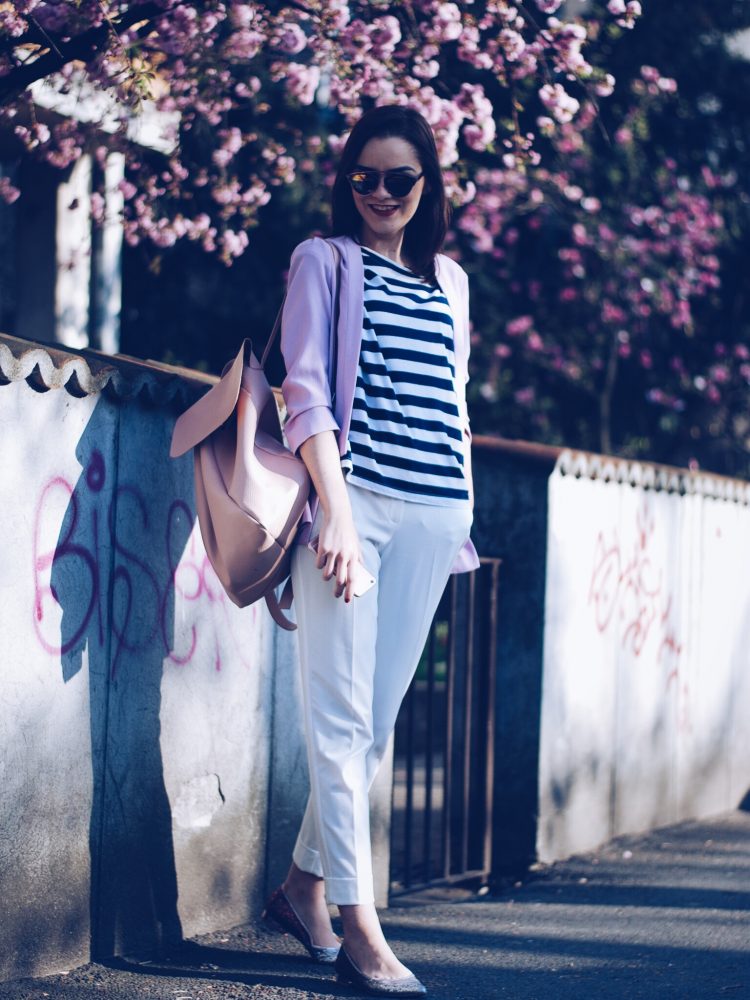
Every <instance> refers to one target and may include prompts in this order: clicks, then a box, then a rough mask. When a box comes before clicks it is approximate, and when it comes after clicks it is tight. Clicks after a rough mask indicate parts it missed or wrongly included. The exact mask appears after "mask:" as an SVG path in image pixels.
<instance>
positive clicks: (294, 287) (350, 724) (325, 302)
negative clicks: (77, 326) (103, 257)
mask: <svg viewBox="0 0 750 1000" xmlns="http://www.w3.org/2000/svg"><path fill="white" fill-rule="evenodd" d="M332 200H333V213H332V218H333V233H334V237H335V239H333V240H332V241H330V242H331V243H333V244H334V246H335V248H336V251H337V252H334V251H333V250H332V247H331V245H329V243H328V242H327V241H325V240H321V239H313V240H307V241H306V242H304V243H302V244H301V245H300V246H298V247H297V249H296V250H295V251H294V254H293V256H292V262H291V268H290V274H289V284H288V291H287V298H286V303H285V307H284V315H283V321H282V337H281V349H282V353H283V356H284V361H285V364H286V369H287V376H286V379H285V380H284V383H283V386H282V391H283V395H284V400H285V403H286V407H287V412H288V419H287V423H286V426H285V432H286V436H287V440H288V442H289V445H290V447H291V448H292V449H293V450H294V451H298V452H299V454H300V455H301V457H302V459H303V461H304V462H305V465H306V466H307V468H308V470H309V472H310V476H311V479H312V482H313V486H314V491H315V492H314V495H313V498H312V501H311V509H310V516H311V522H312V523H308V524H306V525H305V527H304V529H303V530H302V531H301V532H300V535H299V537H298V541H299V542H301V543H303V544H300V545H297V546H296V547H295V551H294V555H293V558H292V582H293V587H294V596H295V605H296V609H297V622H298V627H299V631H298V636H299V644H300V661H301V669H302V689H303V699H304V711H305V725H306V738H307V750H308V762H309V768H310V785H311V792H310V798H309V801H308V804H307V810H306V812H305V816H304V819H303V822H302V826H301V829H300V832H299V836H298V838H297V843H296V845H295V848H294V853H293V862H292V865H291V868H290V869H289V874H288V875H287V878H286V880H285V882H284V883H283V885H282V886H281V887H280V888H279V889H277V890H276V892H275V893H274V894H273V895H272V897H271V899H270V900H269V902H268V905H267V908H266V913H267V915H268V916H270V917H272V918H274V919H275V920H276V922H277V923H279V924H280V925H281V926H282V927H283V928H284V929H285V930H288V931H290V932H291V933H292V934H294V935H295V936H296V937H297V938H298V939H299V940H300V941H301V942H302V943H303V944H304V945H305V946H306V947H307V949H308V951H309V952H310V953H311V955H313V957H314V958H316V959H317V960H319V961H328V962H334V961H335V965H336V970H337V972H338V974H339V976H340V978H342V979H345V980H348V981H349V982H352V983H354V984H355V986H357V987H359V988H360V989H361V990H363V991H364V992H366V993H371V994H376V995H391V994H398V995H401V996H420V995H422V994H424V993H425V992H426V990H425V987H424V986H423V985H422V984H421V983H420V982H419V981H418V980H417V979H416V978H415V977H414V976H413V975H412V974H411V973H410V972H409V970H408V969H407V968H405V966H403V965H402V964H401V962H399V960H398V959H397V958H396V956H395V955H394V953H393V952H392V951H391V949H390V948H389V946H388V944H387V943H386V941H385V938H384V936H383V932H382V930H381V927H380V923H379V920H378V916H377V913H376V910H375V905H374V896H373V884H372V864H371V855H370V833H369V811H368V809H369V807H368V790H369V787H370V785H371V783H372V780H373V778H374V776H375V772H376V770H377V767H378V765H379V763H380V761H381V759H382V757H383V754H384V752H385V749H386V745H387V742H388V738H389V736H390V734H391V732H392V731H393V727H394V725H395V721H396V715H397V712H398V708H399V705H400V704H401V701H402V699H403V696H404V694H405V693H406V690H407V688H408V686H409V683H410V681H411V678H412V676H413V674H414V671H415V669H416V666H417V663H418V660H419V657H420V654H421V652H422V649H423V647H424V643H425V641H426V638H427V634H428V630H429V626H430V622H431V620H432V617H433V615H434V613H435V610H436V608H437V604H438V601H439V599H440V596H441V593H442V591H443V589H444V587H445V584H446V581H447V578H448V575H449V573H450V572H460V571H463V570H468V569H474V568H476V566H477V565H478V559H477V556H476V552H475V550H474V548H473V546H472V544H471V542H470V541H469V529H470V527H471V523H472V507H473V495H472V485H471V466H470V458H469V444H470V432H469V422H468V417H467V411H466V402H465V382H466V379H467V377H468V375H467V362H468V354H469V321H468V290H467V280H466V275H465V273H464V272H463V271H462V269H461V268H460V267H459V266H458V264H456V263H455V262H454V261H452V260H450V259H449V258H447V257H445V256H443V255H441V254H439V253H438V251H439V249H440V247H441V245H442V241H443V239H444V236H445V231H446V219H447V204H446V199H445V193H444V188H443V181H442V177H441V172H440V166H439V161H438V157H437V151H436V148H435V141H434V137H433V135H432V132H431V131H430V127H429V125H428V124H427V122H426V121H425V119H424V118H423V117H422V116H421V115H420V114H418V113H417V112H416V111H412V110H410V109H407V108H402V107H395V106H388V107H381V108H376V109H374V110H372V111H369V112H367V113H366V114H365V115H364V116H363V117H362V118H361V119H360V120H359V122H358V123H357V124H356V125H355V126H354V129H353V130H352V132H351V135H350V137H349V139H348V141H347V143H346V146H345V148H344V151H343V153H342V158H341V164H340V166H339V170H338V175H337V177H336V181H335V184H334V187H333V198H332ZM337 260H338V263H337ZM337 288H338V294H337V291H336V289H337ZM337 309H338V321H337V322H335V321H334V316H335V314H336V311H337ZM334 326H335V328H336V332H335V337H334V340H333V341H332V340H331V329H332V327H334ZM333 345H335V348H334V346H333ZM332 386H333V388H332ZM368 587H369V589H367V588H368ZM356 594H359V595H361V596H355V595H356ZM342 598H343V600H342ZM326 897H327V899H328V901H329V902H330V903H335V904H337V905H338V907H339V911H340V914H341V921H342V925H343V931H344V936H343V945H341V947H339V939H338V938H337V937H336V935H335V934H334V933H333V930H332V928H331V921H330V917H329V914H328V909H327V906H326Z"/></svg>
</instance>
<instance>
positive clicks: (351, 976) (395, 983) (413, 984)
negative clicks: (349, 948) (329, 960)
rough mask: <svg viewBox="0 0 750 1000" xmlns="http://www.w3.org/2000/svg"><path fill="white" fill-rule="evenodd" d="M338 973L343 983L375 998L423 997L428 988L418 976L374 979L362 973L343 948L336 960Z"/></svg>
mask: <svg viewBox="0 0 750 1000" xmlns="http://www.w3.org/2000/svg"><path fill="white" fill-rule="evenodd" d="M335 965H336V972H337V974H338V978H339V980H340V981H341V982H345V983H351V985H352V986H353V987H354V988H355V989H357V990H360V991H361V992H362V993H366V994H367V995H368V996H373V997H423V996H424V995H425V994H426V993H427V987H426V986H425V985H424V983H420V981H419V980H418V979H417V977H416V976H411V975H409V976H402V977H401V978H400V979H373V978H371V977H370V976H366V975H365V974H364V972H361V971H360V970H359V969H358V968H357V966H356V965H355V964H354V962H352V960H351V959H350V958H349V956H348V955H347V953H346V952H345V951H344V949H343V948H341V949H340V950H339V953H338V956H337V958H336V963H335Z"/></svg>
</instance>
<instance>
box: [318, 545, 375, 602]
mask: <svg viewBox="0 0 750 1000" xmlns="http://www.w3.org/2000/svg"><path fill="white" fill-rule="evenodd" d="M307 547H308V548H309V549H311V550H312V551H313V552H317V551H318V536H317V535H316V536H315V538H312V539H310V541H309V542H308V543H307ZM374 586H375V577H374V576H373V575H372V573H371V572H370V571H369V570H368V569H367V567H366V566H363V565H362V563H361V562H358V563H356V564H355V567H354V585H353V587H352V594H353V595H354V596H355V597H362V595H363V594H366V593H367V591H368V590H370V588H371V587H374Z"/></svg>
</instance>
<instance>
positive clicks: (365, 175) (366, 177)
mask: <svg viewBox="0 0 750 1000" xmlns="http://www.w3.org/2000/svg"><path fill="white" fill-rule="evenodd" d="M381 177H382V178H383V183H384V184H385V189H386V191H387V192H388V194H391V195H393V197H394V198H405V197H406V195H407V194H408V193H409V192H410V191H411V189H412V188H413V187H414V185H415V184H416V183H417V181H418V180H419V178H420V177H424V172H422V173H421V174H404V173H401V172H400V171H398V170H353V171H352V172H351V173H350V174H347V175H346V179H347V180H348V181H349V183H350V184H351V186H352V188H353V189H354V190H355V191H356V192H357V194H372V192H373V191H377V189H378V184H380V178H381Z"/></svg>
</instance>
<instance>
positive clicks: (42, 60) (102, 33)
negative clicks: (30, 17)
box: [0, 2, 172, 104]
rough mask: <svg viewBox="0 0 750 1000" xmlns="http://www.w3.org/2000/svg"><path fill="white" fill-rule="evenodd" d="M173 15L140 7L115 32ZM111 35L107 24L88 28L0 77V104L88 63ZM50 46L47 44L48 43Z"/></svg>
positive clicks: (158, 8) (151, 5) (128, 13)
mask: <svg viewBox="0 0 750 1000" xmlns="http://www.w3.org/2000/svg"><path fill="white" fill-rule="evenodd" d="M171 12H172V9H171V8H170V9H165V8H164V7H163V6H162V5H161V4H160V3H157V2H151V3H142V4H136V5H134V6H132V7H129V8H128V10H126V11H125V12H124V13H123V14H122V15H121V16H120V17H119V18H118V20H117V21H116V22H115V26H116V27H117V29H118V31H124V30H126V29H127V28H129V27H130V26H131V25H133V24H136V23H137V22H138V21H148V22H154V21H156V20H157V19H158V18H160V17H164V16H165V15H168V14H169V13H171ZM111 33H112V27H111V25H110V24H109V23H106V22H105V23H104V24H100V25H98V26H97V27H96V28H90V29H89V30H88V31H84V32H83V33H82V34H80V35H77V36H76V37H75V38H71V39H69V40H68V41H62V40H60V41H59V42H56V43H55V44H54V49H52V48H51V49H50V50H49V51H47V52H45V53H44V55H41V56H39V58H38V59H35V60H34V61H33V62H31V63H24V64H23V65H19V66H18V67H16V69H14V70H11V72H10V73H8V74H7V75H6V76H4V77H0V104H7V103H8V102H9V101H11V100H12V99H13V98H14V97H16V96H17V95H18V94H20V93H21V92H22V91H24V90H25V89H26V88H27V87H29V86H30V85H31V84H32V83H34V82H35V81H36V80H43V79H44V78H45V77H47V76H50V75H51V74H52V73H56V72H57V71H58V70H60V69H62V67H63V66H65V65H67V64H68V63H70V62H73V61H74V60H76V59H80V60H82V61H83V62H88V61H89V60H90V59H93V58H94V56H96V55H98V54H99V53H100V52H101V50H102V47H103V46H105V45H106V42H107V40H108V39H109V38H110V36H111ZM47 44H49V41H48V42H47Z"/></svg>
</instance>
